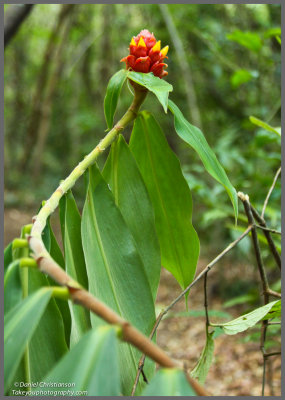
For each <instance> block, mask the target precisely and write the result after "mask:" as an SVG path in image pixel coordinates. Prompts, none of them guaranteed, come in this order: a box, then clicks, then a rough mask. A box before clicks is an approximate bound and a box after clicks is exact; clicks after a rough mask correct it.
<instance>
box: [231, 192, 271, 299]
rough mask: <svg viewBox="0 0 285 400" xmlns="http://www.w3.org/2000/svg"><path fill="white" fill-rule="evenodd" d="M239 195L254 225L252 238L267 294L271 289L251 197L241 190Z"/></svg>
mask: <svg viewBox="0 0 285 400" xmlns="http://www.w3.org/2000/svg"><path fill="white" fill-rule="evenodd" d="M238 196H239V198H240V199H241V201H242V202H243V206H244V210H245V213H246V216H247V219H248V223H249V225H251V226H252V230H251V238H252V243H253V248H254V253H255V258H256V262H257V267H258V270H259V275H260V279H261V282H262V287H263V294H264V296H267V294H266V293H267V291H268V290H269V284H268V280H267V275H266V272H265V268H264V265H263V261H262V258H261V253H260V248H259V243H258V237H257V232H256V227H255V225H254V220H253V215H252V211H251V207H250V202H249V197H248V195H246V194H244V193H242V192H239V193H238Z"/></svg>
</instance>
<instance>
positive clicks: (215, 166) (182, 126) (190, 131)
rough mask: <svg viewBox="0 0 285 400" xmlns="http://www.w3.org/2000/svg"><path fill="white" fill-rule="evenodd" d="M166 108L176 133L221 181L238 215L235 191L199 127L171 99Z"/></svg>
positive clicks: (210, 172) (214, 176) (236, 215)
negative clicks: (185, 116)
mask: <svg viewBox="0 0 285 400" xmlns="http://www.w3.org/2000/svg"><path fill="white" fill-rule="evenodd" d="M168 108H169V109H170V111H171V112H172V113H173V114H174V126H175V130H176V132H177V134H178V135H179V136H180V137H181V139H183V140H184V141H185V142H186V143H188V144H189V145H190V146H191V147H193V149H194V150H195V151H196V152H197V153H198V155H199V157H200V158H201V160H202V162H203V164H204V166H205V168H206V170H207V171H208V172H209V174H210V175H212V177H213V178H215V179H216V180H217V181H218V182H219V183H221V184H222V185H223V186H224V188H225V189H226V191H227V193H228V195H229V197H230V199H231V202H232V204H233V208H234V212H235V217H236V220H237V217H238V200H237V193H236V190H235V188H234V187H233V185H232V184H231V182H230V181H229V178H228V177H227V174H226V173H225V170H224V168H223V167H222V166H221V164H220V163H219V161H218V160H217V157H216V155H215V153H214V152H213V150H212V149H211V148H210V146H209V145H208V143H207V140H206V139H205V136H204V135H203V133H202V132H201V130H200V129H199V128H197V127H196V126H194V125H191V124H190V123H189V122H188V121H187V120H186V119H185V118H184V116H183V114H182V112H181V111H180V110H179V108H178V107H177V105H176V104H175V103H173V101H171V100H169V102H168Z"/></svg>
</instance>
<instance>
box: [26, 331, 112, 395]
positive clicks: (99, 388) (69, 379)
mask: <svg viewBox="0 0 285 400" xmlns="http://www.w3.org/2000/svg"><path fill="white" fill-rule="evenodd" d="M117 351H118V349H117V338H116V328H114V327H111V326H106V325H104V326H101V327H99V328H98V329H96V330H93V331H90V332H88V333H86V334H85V335H84V336H83V337H82V338H81V339H80V341H79V342H78V343H77V344H76V345H75V346H74V347H73V349H72V350H71V351H70V352H69V353H68V354H67V355H66V356H65V357H63V358H62V359H61V360H60V362H59V363H58V364H57V365H56V367H55V368H54V369H53V370H52V371H51V372H50V373H49V374H48V376H47V377H46V378H45V379H44V382H53V383H66V384H70V383H72V384H73V386H72V387H70V388H69V392H70V393H69V394H66V395H69V396H72V391H74V392H75V391H86V392H87V393H86V396H119V395H120V373H119V365H118V355H117ZM44 390H45V389H44ZM46 390H47V391H49V392H50V393H54V394H53V395H56V394H57V393H55V392H58V391H59V390H60V389H59V388H58V387H56V386H55V387H49V388H47V389H46ZM64 390H66V389H64ZM36 391H37V389H35V390H34V392H36ZM35 394H36V393H35ZM74 395H75V394H74Z"/></svg>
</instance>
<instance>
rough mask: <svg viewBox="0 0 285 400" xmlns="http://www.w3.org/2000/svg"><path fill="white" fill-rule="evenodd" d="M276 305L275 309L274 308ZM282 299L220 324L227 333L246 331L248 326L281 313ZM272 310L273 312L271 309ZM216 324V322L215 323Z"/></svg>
mask: <svg viewBox="0 0 285 400" xmlns="http://www.w3.org/2000/svg"><path fill="white" fill-rule="evenodd" d="M274 306H275V308H274V310H272V308H273V307H274ZM280 307H281V301H280V300H277V301H272V302H271V303H268V304H266V305H265V306H262V307H259V308H256V309H255V310H254V311H251V312H250V313H248V314H244V315H242V316H240V317H238V318H236V319H234V320H232V321H230V322H227V323H225V324H219V325H217V326H219V327H221V328H222V329H223V331H224V333H226V334H227V335H236V334H237V333H239V332H243V331H246V330H247V329H248V328H251V327H252V326H254V325H256V324H257V323H258V322H259V321H260V320H262V319H268V318H273V317H275V316H276V315H280ZM271 310H272V313H270V311H271ZM213 325H214V324H213Z"/></svg>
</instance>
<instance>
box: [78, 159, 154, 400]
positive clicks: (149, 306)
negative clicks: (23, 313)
mask: <svg viewBox="0 0 285 400" xmlns="http://www.w3.org/2000/svg"><path fill="white" fill-rule="evenodd" d="M89 179H90V180H89V188H88V193H87V198H86V201H85V205H84V209H83V215H82V244H83V251H84V256H85V262H86V268H87V274H88V281H89V291H90V292H91V293H92V294H93V295H94V296H95V297H97V298H99V299H100V300H102V301H103V302H104V303H106V304H107V305H108V306H109V307H111V308H112V309H113V310H114V311H115V312H117V313H118V314H119V315H121V316H122V317H123V318H125V319H126V320H127V321H129V322H130V323H131V324H132V325H134V326H135V327H136V328H138V329H139V330H140V331H141V332H143V333H144V334H145V335H147V336H148V335H149V334H150V332H151V330H152V327H153V325H154V323H155V313H154V304H153V298H152V293H151V289H150V286H149V282H148V278H147V276H146V273H145V270H144V267H143V263H142V261H141V258H140V256H139V254H138V251H137V248H136V243H135V240H134V238H133V236H132V235H131V233H130V230H129V229H128V227H127V225H126V223H125V221H124V219H123V217H122V214H121V212H120V211H119V209H118V208H117V206H116V204H115V201H114V198H113V196H112V193H111V191H110V190H109V189H108V186H107V184H106V182H105V181H104V180H103V178H102V176H101V174H100V172H99V170H98V168H97V166H96V165H94V166H93V167H91V168H90V169H89ZM91 323H92V326H98V324H100V323H101V320H100V319H99V318H98V317H96V316H95V315H94V314H91ZM140 356H141V353H140V352H139V351H137V350H136V349H135V348H134V347H132V346H130V345H128V344H126V343H124V344H121V345H120V347H119V359H120V371H121V374H122V385H123V393H124V394H126V395H127V394H128V395H129V393H130V391H131V388H132V385H133V383H134V379H135V375H136V370H137V366H138V361H139V358H140ZM153 372H154V363H150V364H149V366H146V374H147V376H151V375H152V373H153Z"/></svg>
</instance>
